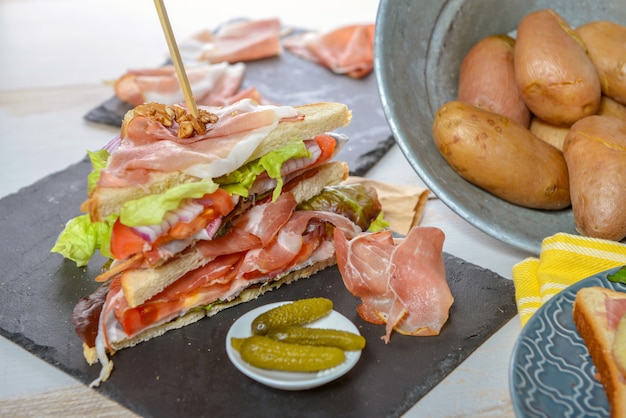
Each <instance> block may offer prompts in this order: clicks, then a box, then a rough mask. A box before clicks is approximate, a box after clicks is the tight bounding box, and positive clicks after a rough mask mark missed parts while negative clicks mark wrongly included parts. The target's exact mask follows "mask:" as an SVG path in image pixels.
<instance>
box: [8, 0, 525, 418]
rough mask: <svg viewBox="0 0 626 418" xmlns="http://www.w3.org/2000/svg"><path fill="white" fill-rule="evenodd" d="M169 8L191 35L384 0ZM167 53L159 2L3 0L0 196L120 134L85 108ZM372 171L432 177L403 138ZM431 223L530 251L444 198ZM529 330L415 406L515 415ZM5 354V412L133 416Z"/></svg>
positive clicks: (339, 15) (457, 248)
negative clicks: (515, 376)
mask: <svg viewBox="0 0 626 418" xmlns="http://www.w3.org/2000/svg"><path fill="white" fill-rule="evenodd" d="M235 4H236V7H235V6H234V5H235ZM166 6H167V10H168V13H169V17H170V20H171V23H172V27H173V30H174V32H175V34H176V37H177V39H179V40H180V39H183V38H185V37H187V36H189V35H191V34H192V33H194V32H197V31H198V30H200V29H204V28H213V27H216V26H217V25H219V24H220V23H223V22H225V21H228V20H231V19H233V18H238V17H242V16H243V17H249V18H253V19H255V18H263V17H279V18H280V19H281V21H282V22H283V23H286V24H289V25H293V26H294V27H300V28H310V29H326V28H334V27H337V26H340V25H344V24H349V23H361V22H374V21H375V18H376V12H377V8H378V1H377V0H342V1H336V0H318V1H316V2H294V1H274V2H257V1H253V0H240V1H239V2H237V3H228V5H227V4H226V3H223V4H222V5H220V7H218V8H217V9H215V10H214V9H212V8H211V3H210V2H206V1H199V0H185V1H184V2H183V1H176V2H175V1H170V2H166ZM231 6H232V7H231ZM166 58H167V47H166V45H165V40H164V38H163V33H162V30H161V27H160V25H159V21H158V17H157V15H156V11H155V8H154V4H153V2H150V1H147V0H143V1H127V0H91V1H89V2H86V1H81V0H0V63H1V65H0V125H1V126H2V127H3V129H2V144H3V152H2V153H0V197H4V196H7V195H9V194H11V193H15V192H17V191H19V190H20V189H21V188H22V187H25V186H28V185H30V184H32V183H33V182H35V181H37V180H39V179H41V178H43V177H45V176H47V175H49V174H51V173H54V172H56V171H60V170H63V169H65V168H66V167H67V166H69V165H70V164H73V163H75V162H77V161H79V160H80V159H81V158H82V157H83V156H84V155H85V152H86V150H93V149H98V148H100V147H101V146H102V145H103V144H105V143H106V142H108V140H109V139H110V138H112V137H113V136H114V135H116V134H117V133H118V129H117V128H115V127H110V126H104V125H100V124H94V123H90V122H87V121H85V120H84V119H83V116H84V114H85V113H86V112H87V111H89V110H90V109H91V108H93V107H94V106H96V105H98V104H100V103H102V102H103V101H105V100H107V99H109V98H110V97H111V95H112V88H111V86H110V85H109V84H107V82H108V81H110V80H113V79H115V78H116V77H118V76H120V75H121V74H123V73H124V72H125V71H126V70H127V69H129V68H140V67H151V66H155V65H158V64H159V63H162V62H163V61H164V60H165V59H166ZM367 176H368V177H372V178H375V179H378V180H382V181H387V182H391V183H396V184H407V185H422V183H421V181H420V179H419V178H418V176H417V175H416V174H415V172H414V171H413V170H412V169H411V167H410V166H409V164H408V162H407V161H406V160H405V158H404V156H403V155H402V153H401V152H400V151H399V149H398V148H397V147H395V146H394V147H393V148H392V149H391V150H390V151H389V153H388V154H387V155H386V156H385V157H384V158H383V159H382V160H381V161H380V162H379V163H378V164H377V165H376V166H375V167H374V168H373V169H372V170H370V171H369V172H368V174H367ZM422 225H432V226H437V227H439V228H441V229H442V230H443V231H444V233H445V234H446V241H445V245H444V251H446V252H448V253H450V254H453V255H455V256H457V257H460V258H463V259H465V260H467V261H468V262H470V263H473V264H476V265H479V266H482V267H485V268H487V269H490V270H492V271H494V272H496V273H498V274H500V275H501V276H503V277H505V278H507V279H511V271H512V267H513V265H514V264H516V263H518V262H519V261H521V260H523V259H524V258H526V257H528V256H529V254H527V253H525V252H523V251H521V250H518V249H516V248H513V247H511V246H510V245H508V244H505V243H502V242H500V241H498V240H496V239H494V238H492V237H490V236H488V235H486V234H484V233H483V232H481V231H479V230H477V229H476V228H474V227H473V226H472V225H470V224H469V223H467V222H466V221H464V220H463V219H461V218H460V217H459V216H457V215H456V214H454V213H453V212H452V211H451V210H450V209H448V208H447V207H446V206H445V205H444V204H443V203H442V202H441V201H439V200H437V199H436V198H433V199H431V200H429V202H428V204H427V205H426V210H425V213H424V217H423V221H422ZM519 332H520V325H519V319H518V317H514V318H513V319H512V320H511V321H509V322H508V323H507V324H506V325H505V326H504V327H502V328H501V329H500V330H499V331H498V332H497V333H496V334H494V335H493V336H492V337H491V338H490V339H489V340H487V341H486V342H485V343H484V344H483V345H482V346H481V347H479V349H478V350H476V351H475V352H474V353H473V354H472V355H470V357H469V358H468V359H467V360H465V361H464V362H463V363H462V364H461V365H460V366H459V367H458V368H457V369H455V370H454V372H452V373H451V374H450V375H448V377H446V378H445V379H444V380H443V381H442V382H441V383H440V384H439V385H437V386H436V387H435V388H434V389H433V390H431V391H430V392H429V393H428V394H427V395H426V396H425V397H423V398H422V399H421V400H420V401H419V402H418V403H417V404H416V405H415V406H413V407H412V408H411V409H410V410H409V411H408V412H407V413H406V416H407V417H413V416H415V417H417V416H419V417H424V416H436V417H445V416H477V415H479V416H497V417H502V416H514V413H513V408H512V406H511V400H510V395H509V388H508V373H509V359H510V356H511V353H512V349H513V346H514V344H515V340H516V338H517V336H518V334H519ZM0 353H1V355H0V415H1V416H5V415H6V416H12V415H19V414H23V413H24V411H25V409H24V408H28V409H26V410H29V411H34V414H35V415H37V411H39V412H41V413H42V414H44V415H46V416H85V415H90V416H94V415H96V416H106V415H110V416H132V415H133V414H132V413H131V412H129V411H127V410H125V409H124V408H123V407H121V406H120V405H118V404H116V403H114V402H112V401H110V400H108V399H107V398H105V397H104V396H102V395H100V394H99V393H97V392H96V391H93V390H90V389H88V388H87V387H86V386H84V385H83V384H82V383H80V382H78V381H76V380H75V379H73V378H72V377H70V376H68V375H66V374H64V373H63V372H61V371H60V370H58V369H56V368H54V367H53V366H51V365H49V364H48V363H46V362H44V361H42V360H40V359H39V358H37V357H35V356H33V355H32V354H30V353H28V352H27V351H25V350H23V349H22V348H21V347H19V346H17V345H15V344H14V343H12V342H10V341H9V340H7V339H5V338H1V337H0Z"/></svg>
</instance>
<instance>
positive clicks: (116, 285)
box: [53, 100, 381, 384]
mask: <svg viewBox="0 0 626 418" xmlns="http://www.w3.org/2000/svg"><path fill="white" fill-rule="evenodd" d="M350 118H351V112H350V110H349V109H348V108H347V107H346V106H345V105H343V104H339V103H317V104H311V105H305V106H298V107H291V106H270V105H258V104H257V103H256V102H253V101H251V100H243V101H240V102H237V103H235V104H233V105H229V106H225V107H219V108H217V107H215V108H212V107H211V108H209V107H201V108H200V109H199V114H198V115H196V116H194V115H191V114H189V112H187V110H186V109H185V108H184V107H182V106H165V105H160V104H156V103H149V104H145V105H141V106H138V107H137V108H135V109H133V110H132V111H130V112H128V114H127V115H126V116H125V118H124V122H123V125H122V129H121V134H120V137H119V138H116V140H114V141H113V142H112V143H111V144H109V146H107V147H105V148H106V150H103V151H100V152H98V153H91V154H90V155H91V157H92V162H93V163H94V164H93V165H94V171H93V172H92V173H91V174H90V178H89V196H88V199H87V200H86V202H85V203H84V204H83V205H82V209H83V210H84V211H85V212H86V214H85V215H82V216H79V217H77V218H75V219H73V220H71V221H69V222H68V224H67V225H66V228H65V230H64V231H63V232H62V233H61V234H60V236H59V239H58V241H57V244H56V245H55V248H54V249H53V251H57V252H60V253H61V254H63V255H64V256H66V257H68V258H71V259H73V260H75V261H76V262H77V264H79V265H81V264H83V265H84V264H86V263H87V262H88V260H89V258H90V256H91V255H92V254H93V253H94V252H95V251H96V250H99V251H100V252H101V253H102V254H103V255H105V256H108V257H110V258H111V260H112V261H111V263H110V264H109V265H108V266H107V269H106V270H104V271H103V273H102V274H101V275H100V276H98V277H97V278H96V280H98V281H102V282H103V283H104V284H103V285H102V287H101V288H100V289H99V290H98V291H96V292H95V293H94V294H92V295H89V296H86V297H85V298H83V299H82V300H81V301H79V302H78V304H77V305H76V308H75V310H74V317H73V322H74V325H75V327H76V331H77V333H78V335H79V336H80V337H81V339H82V340H83V342H84V348H85V350H84V353H85V357H86V359H87V360H88V361H89V362H90V363H93V362H96V361H98V360H99V361H100V363H101V364H102V365H103V369H102V372H101V375H100V378H99V379H98V380H97V381H95V382H94V384H99V382H100V381H102V380H106V378H108V376H109V374H110V372H111V369H112V363H111V361H110V360H109V359H108V354H112V353H114V352H115V351H117V350H120V349H122V348H125V347H130V346H133V345H135V344H137V343H140V342H142V341H146V340H148V339H151V338H154V337H156V336H159V335H161V334H163V333H164V332H166V331H168V330H170V329H174V328H179V327H182V326H185V325H187V324H190V323H192V322H195V321H197V320H199V319H201V318H203V317H205V316H211V315H214V314H215V313H217V312H219V311H220V310H222V309H224V308H227V307H229V306H232V305H234V304H237V303H241V302H245V301H247V300H250V299H254V298H256V297H258V296H259V295H261V294H263V293H264V292H267V291H269V290H272V289H274V288H276V287H278V286H280V285H281V284H284V283H289V282H291V281H294V280H297V279H300V278H304V277H308V276H310V275H312V274H314V273H315V272H317V271H319V270H320V269H323V268H326V267H328V266H330V265H333V264H335V262H336V261H335V251H334V245H333V241H332V237H333V231H334V228H340V229H341V230H342V232H343V233H344V234H345V235H346V236H348V237H350V236H354V235H356V234H358V233H359V232H361V231H364V230H367V229H368V228H369V227H370V225H371V223H372V222H375V220H376V219H377V218H378V217H379V215H380V212H381V207H380V203H379V202H378V199H377V197H376V192H375V191H374V190H373V189H372V188H368V187H364V186H362V185H358V184H357V185H341V184H340V183H341V182H342V181H343V180H344V179H345V178H346V177H347V175H348V167H347V165H346V164H345V163H342V162H338V161H333V160H332V158H333V156H334V155H335V154H336V151H337V150H338V149H339V147H340V146H341V145H342V143H343V142H344V141H345V140H346V138H343V137H342V136H341V135H338V134H334V133H332V131H334V130H336V129H338V128H341V127H343V126H346V125H348V124H349V121H350Z"/></svg>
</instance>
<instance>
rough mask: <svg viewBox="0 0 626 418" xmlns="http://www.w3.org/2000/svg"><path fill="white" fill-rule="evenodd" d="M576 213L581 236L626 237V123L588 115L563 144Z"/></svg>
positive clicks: (608, 117) (617, 239) (611, 118)
mask: <svg viewBox="0 0 626 418" xmlns="http://www.w3.org/2000/svg"><path fill="white" fill-rule="evenodd" d="M563 155H564V156H565V160H566V162H567V166H568V169H569V176H570V190H571V198H572V211H573V212H574V221H575V223H576V229H577V230H578V232H579V233H580V234H581V235H585V236H588V237H593V238H602V239H608V240H614V241H620V240H622V239H624V238H625V237H626V121H623V120H621V119H618V118H614V117H611V116H598V115H594V116H588V117H586V118H583V119H581V120H579V121H578V122H576V123H575V124H574V125H572V127H571V128H570V132H569V133H568V135H567V137H566V138H565V142H564V144H563Z"/></svg>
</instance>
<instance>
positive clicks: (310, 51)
mask: <svg viewBox="0 0 626 418" xmlns="http://www.w3.org/2000/svg"><path fill="white" fill-rule="evenodd" d="M283 46H284V47H285V49H287V50H288V51H290V52H291V53H293V54H295V55H297V56H299V57H301V58H304V59H307V60H309V61H312V62H314V63H317V64H320V65H322V66H324V67H326V68H328V69H330V70H331V71H333V72H334V73H336V74H346V75H348V76H350V77H353V78H363V77H365V76H366V75H368V74H369V73H371V72H372V70H373V68H374V24H373V23H370V24H355V25H347V26H342V27H339V28H336V29H333V30H329V31H309V32H305V33H299V34H295V35H291V36H288V37H286V38H285V39H283Z"/></svg>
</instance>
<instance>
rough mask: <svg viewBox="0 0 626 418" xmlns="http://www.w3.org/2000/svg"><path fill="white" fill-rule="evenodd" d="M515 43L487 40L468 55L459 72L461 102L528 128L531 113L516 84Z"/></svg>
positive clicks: (504, 39)
mask: <svg viewBox="0 0 626 418" xmlns="http://www.w3.org/2000/svg"><path fill="white" fill-rule="evenodd" d="M514 47H515V39H513V38H511V37H510V36H508V35H493V36H488V37H486V38H484V39H482V40H481V41H479V42H478V43H477V44H476V45H474V47H472V49H470V51H469V52H468V53H467V55H466V56H465V58H464V59H463V62H462V63H461V69H460V71H459V93H458V99H459V100H460V101H462V102H465V103H468V104H471V105H474V106H477V107H480V108H483V109H486V110H489V111H491V112H494V113H499V114H501V115H504V116H507V117H509V118H511V119H513V120H515V121H516V122H518V123H519V124H521V125H522V126H525V127H528V124H529V123H530V111H529V110H528V107H527V106H526V103H524V99H523V98H522V94H521V93H520V91H519V88H518V86H517V81H516V80H515V66H514V64H513V50H514Z"/></svg>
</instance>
